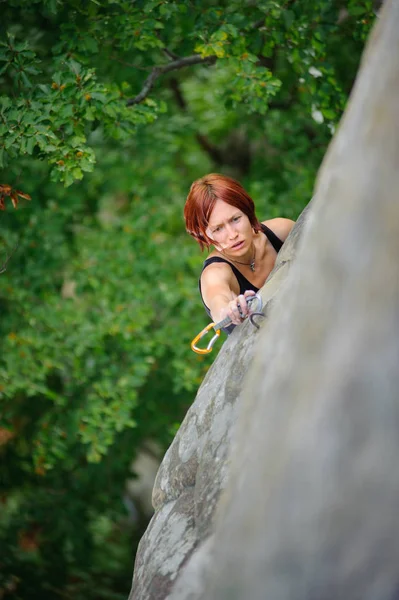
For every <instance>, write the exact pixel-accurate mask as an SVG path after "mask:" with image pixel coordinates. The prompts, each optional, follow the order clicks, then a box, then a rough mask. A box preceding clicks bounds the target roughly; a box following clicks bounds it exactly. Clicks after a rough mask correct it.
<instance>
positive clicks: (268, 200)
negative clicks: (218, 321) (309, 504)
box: [0, 0, 378, 600]
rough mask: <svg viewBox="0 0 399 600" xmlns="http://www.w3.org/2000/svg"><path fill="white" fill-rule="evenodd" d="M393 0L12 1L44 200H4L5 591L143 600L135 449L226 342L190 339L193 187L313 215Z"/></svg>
mask: <svg viewBox="0 0 399 600" xmlns="http://www.w3.org/2000/svg"><path fill="white" fill-rule="evenodd" d="M377 4H378V3H375V2H374V3H373V2H372V1H367V0H357V1H356V2H355V1H352V0H346V1H345V2H344V1H342V2H341V1H338V0H328V1H327V0H326V1H323V0H320V1H315V0H303V1H300V0H297V1H293V0H285V1H282V0H276V1H267V0H264V1H260V2H251V1H249V0H247V1H244V0H228V1H227V0H226V1H221V2H219V1H217V0H215V1H214V2H213V1H211V0H203V1H199V0H193V1H185V2H183V1H161V2H160V1H156V0H148V1H147V0H142V1H140V0H139V1H135V2H131V1H123V0H110V1H103V0H98V1H97V0H71V1H68V2H64V1H62V0H29V2H28V1H25V0H19V1H17V0H9V1H5V2H2V4H1V10H2V17H1V23H0V29H1V37H0V39H1V40H2V42H1V45H0V86H1V87H0V117H1V120H0V184H3V185H9V186H11V187H12V188H13V189H16V190H19V191H22V192H23V193H24V194H29V195H30V196H31V198H32V200H31V201H30V202H28V201H27V200H24V199H22V200H21V203H20V205H19V206H18V210H15V209H14V208H13V206H12V201H11V200H12V199H11V197H10V196H8V195H6V196H5V198H4V200H5V210H4V211H3V212H1V213H0V218H1V224H0V267H1V265H3V267H5V266H6V267H7V268H6V270H5V271H4V272H3V273H2V274H1V275H0V310H1V321H0V340H1V342H0V344H1V346H0V403H1V409H0V416H1V421H0V457H1V490H0V500H1V516H0V547H1V552H0V599H2V598H18V599H21V600H31V599H36V598H40V599H41V600H47V599H53V598H66V599H67V598H73V599H74V600H80V599H81V600H83V599H84V600H99V599H102V598H107V599H108V600H111V599H113V598H115V599H122V598H126V597H127V594H128V591H129V588H130V583H131V577H132V571H133V560H134V554H135V550H136V547H137V543H138V540H139V538H140V536H141V535H142V533H143V530H144V529H145V527H146V524H147V522H148V512H146V511H145V510H144V509H143V507H142V506H141V500H140V498H139V497H133V496H132V495H131V494H129V493H128V491H127V483H126V482H127V480H128V479H129V478H132V477H134V474H133V475H132V461H134V460H135V459H136V458H137V457H138V456H139V454H140V452H141V451H142V449H143V447H146V446H148V445H149V446H150V447H151V448H152V449H154V448H155V450H152V452H153V453H155V455H158V457H159V458H161V457H162V454H163V452H164V451H165V449H166V448H167V447H168V445H169V444H170V442H171V440H172V439H173V436H174V434H175V432H176V430H177V428H178V426H179V423H180V422H181V420H182V418H183V417H184V415H185V413H186V411H187V409H188V407H189V406H190V404H191V403H192V401H193V399H194V397H195V393H196V390H197V389H198V387H199V385H200V383H201V381H202V379H203V377H204V374H205V373H206V370H207V368H208V367H209V365H210V363H211V361H212V360H213V359H214V358H215V352H216V351H215V352H214V353H213V356H211V357H210V358H208V357H207V358H206V359H204V358H203V357H199V356H197V355H195V354H193V353H192V352H191V350H190V346H189V343H190V340H191V338H192V337H193V336H194V335H195V334H196V333H197V331H199V330H200V329H201V328H202V327H204V326H205V325H206V323H207V322H208V320H207V317H206V315H205V313H204V311H203V308H202V305H201V302H200V298H199V295H198V291H197V279H198V274H199V272H200V269H201V264H202V261H203V260H204V258H205V255H201V253H200V251H199V248H198V246H197V245H196V243H195V242H194V241H193V240H192V239H191V238H189V236H188V235H187V234H186V233H185V229H184V222H183V217H182V210H183V205H184V202H185V197H186V195H187V193H188V189H189V186H190V185H191V183H192V181H193V180H194V179H197V178H198V177H201V176H202V175H204V174H206V173H208V172H221V173H224V174H228V175H232V176H233V177H235V178H237V179H238V180H239V181H241V183H242V184H243V185H244V187H246V188H247V190H248V191H249V193H250V194H251V195H252V197H253V198H254V200H255V203H256V206H257V213H258V216H259V217H260V218H261V219H262V220H264V219H267V218H272V217H275V216H284V217H289V218H293V219H295V218H297V216H298V215H299V213H300V212H301V210H302V209H303V208H304V206H305V205H306V204H307V203H308V201H309V200H310V198H311V196H312V188H313V185H314V180H315V176H316V173H317V169H318V167H319V165H320V163H321V160H322V158H323V155H324V153H325V151H326V148H327V145H328V143H329V141H330V139H331V135H332V133H333V132H334V130H335V127H336V126H337V124H338V121H339V119H340V117H341V115H342V111H343V109H344V107H345V103H346V101H347V98H348V94H349V92H350V90H351V87H352V85H353V82H354V78H355V75H356V71H357V68H358V64H359V60H360V56H361V52H362V49H363V45H364V41H365V39H366V37H367V35H368V32H369V30H370V28H371V26H372V23H373V20H374V18H375V10H376V9H377ZM188 57H194V59H190V61H191V62H192V63H194V64H191V65H188V66H184V65H185V63H186V62H187V58H188ZM154 66H156V67H161V68H160V69H159V70H158V71H156V72H155V75H156V76H155V77H154V79H153V81H152V84H153V85H152V87H151V86H150V85H146V81H147V83H148V77H149V76H150V75H151V73H153V70H152V69H153V67H154ZM166 66H168V69H165V68H164V67H166ZM142 90H143V94H142V98H141V99H140V98H139V99H137V98H136V96H137V95H138V94H139V93H140V92H141V91H142ZM139 100H140V101H139ZM3 191H7V189H5V188H3ZM14 201H15V196H14ZM14 248H16V249H15V251H14V252H13V250H14ZM10 255H11V256H10ZM8 257H10V258H9V261H8V264H7V265H6V261H7V259H8ZM133 470H134V469H133Z"/></svg>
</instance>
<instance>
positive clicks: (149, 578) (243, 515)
mask: <svg viewBox="0 0 399 600" xmlns="http://www.w3.org/2000/svg"><path fill="white" fill-rule="evenodd" d="M398 57H399V2H398V0H391V1H390V2H388V3H387V4H386V5H385V6H384V8H383V10H382V14H381V18H380V20H379V23H378V25H377V27H376V29H375V31H374V33H373V36H372V38H371V40H370V43H369V46H368V50H367V51H366V53H365V56H364V59H363V64H362V68H361V72H360V75H359V77H358V81H357V83H356V86H355V90H354V94H353V97H352V99H351V101H350V104H349V107H348V110H347V112H346V115H345V117H344V119H343V121H342V123H341V125H340V128H339V131H338V133H337V135H336V136H335V138H334V141H333V143H332V145H331V147H330V149H329V152H328V154H327V156H326V159H325V161H324V163H323V166H322V169H321V173H320V175H319V178H318V182H317V186H316V194H315V196H316V200H315V202H314V203H312V204H313V205H312V206H311V207H310V210H309V211H307V217H306V218H305V215H303V216H302V217H301V219H300V220H299V222H298V224H297V225H296V227H295V229H294V230H293V232H292V233H291V235H290V237H289V239H288V240H287V242H286V244H285V245H284V248H283V250H282V251H281V253H280V255H279V259H278V262H277V264H276V267H275V269H274V272H273V273H272V275H271V277H270V278H269V280H268V281H267V282H266V285H265V286H264V288H263V290H262V296H263V299H264V302H265V305H266V307H265V310H266V314H267V318H266V319H265V321H264V323H263V325H262V328H261V331H260V332H259V333H257V332H256V331H255V330H253V329H252V328H251V325H250V324H249V323H245V324H243V325H242V326H240V327H239V328H237V329H236V330H235V331H234V333H233V335H232V336H231V337H230V338H229V339H228V340H227V342H226V343H225V344H224V346H223V348H222V350H221V351H220V353H219V355H218V357H217V359H216V361H215V363H214V365H213V367H212V368H211V369H210V371H209V372H208V374H207V377H206V378H205V380H204V382H203V384H202V386H201V388H200V390H199V392H198V395H197V398H196V400H195V402H194V404H193V406H192V407H191V409H190V410H189V412H188V414H187V416H186V419H185V420H184V422H183V424H182V426H181V428H180V430H179V432H178V434H177V436H176V438H175V440H174V442H173V444H172V445H171V447H170V449H169V450H168V452H167V454H166V456H165V458H164V461H163V463H162V465H161V468H160V470H159V472H158V476H157V480H156V483H155V487H154V493H153V503H154V507H155V509H156V513H155V516H154V518H153V520H152V522H151V524H150V526H149V528H148V530H147V532H146V534H145V535H144V537H143V539H142V541H141V544H140V549H139V553H138V557H137V560H136V567H135V574H134V580H133V589H132V592H131V595H130V600H155V599H156V600H158V599H159V600H161V599H162V600H263V599H268V600H313V599H314V600H337V599H338V598H345V599H347V600H394V599H395V598H397V597H399V569H398V564H399V519H398V516H397V513H398V506H399V469H398V468H397V457H398V456H399V401H398V394H399V391H398V390H399V368H398V365H399V267H398V265H399V201H398V197H397V196H398V190H399V60H398ZM305 221H306V226H305V228H304V231H303V232H302V229H303V225H304V222H305ZM300 235H301V239H300V243H299V244H298V239H299V236H300ZM295 255H296V258H295V262H294V263H293V264H292V266H291V263H292V261H293V257H294V256H295Z"/></svg>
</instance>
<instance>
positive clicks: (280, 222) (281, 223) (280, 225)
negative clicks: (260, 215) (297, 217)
mask: <svg viewBox="0 0 399 600" xmlns="http://www.w3.org/2000/svg"><path fill="white" fill-rule="evenodd" d="M262 225H266V227H268V228H269V229H271V230H272V231H273V233H275V234H276V235H277V237H279V238H280V240H281V241H282V242H284V241H285V240H286V239H287V237H288V234H289V233H290V231H291V229H292V228H293V226H294V225H295V221H292V220H291V219H285V218H283V217H276V218H275V219H268V220H267V221H262Z"/></svg>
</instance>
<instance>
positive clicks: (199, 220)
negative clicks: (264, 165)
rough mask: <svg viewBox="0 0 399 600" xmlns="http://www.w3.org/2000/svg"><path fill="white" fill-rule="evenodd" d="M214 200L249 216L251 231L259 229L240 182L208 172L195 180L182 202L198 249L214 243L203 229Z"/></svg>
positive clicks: (248, 198)
mask: <svg viewBox="0 0 399 600" xmlns="http://www.w3.org/2000/svg"><path fill="white" fill-rule="evenodd" d="M216 200H223V202H226V204H230V206H234V207H235V208H238V209H239V210H241V212H243V213H244V214H245V215H246V216H247V217H248V219H249V222H250V223H251V225H252V228H253V230H254V231H256V232H257V231H261V225H260V223H259V221H258V219H257V217H256V215H255V205H254V201H253V200H252V198H251V197H250V196H249V195H248V194H247V192H246V191H245V190H244V188H243V187H242V185H241V184H239V183H238V181H236V180H235V179H232V178H231V177H227V176H226V175H219V174H218V173H210V174H209V175H205V176H204V177H201V179H197V181H194V183H193V184H192V186H191V188H190V192H189V194H188V196H187V200H186V204H185V205H184V219H185V221H186V230H187V232H188V233H189V234H190V235H191V236H192V237H193V238H194V239H196V240H197V242H198V243H199V245H200V247H201V250H203V249H204V248H209V247H210V246H211V244H213V241H212V240H211V239H210V238H209V237H208V236H207V235H206V233H205V232H206V229H207V228H208V223H209V219H210V216H211V212H212V210H213V207H214V206H215V202H216Z"/></svg>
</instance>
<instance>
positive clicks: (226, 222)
mask: <svg viewBox="0 0 399 600" xmlns="http://www.w3.org/2000/svg"><path fill="white" fill-rule="evenodd" d="M206 235H207V236H208V237H209V238H210V239H211V240H212V242H213V245H214V246H215V248H216V249H217V250H219V251H223V252H224V253H227V254H232V255H236V256H242V255H243V254H245V253H246V252H247V251H248V250H249V249H250V248H252V240H253V230H252V226H251V223H250V221H249V219H248V217H247V215H245V214H244V213H243V212H242V211H241V210H240V209H239V208H235V207H234V206H231V205H230V204H227V203H226V202H223V200H216V202H215V206H214V207H213V210H212V212H211V216H210V218H209V223H208V227H207V230H206Z"/></svg>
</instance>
